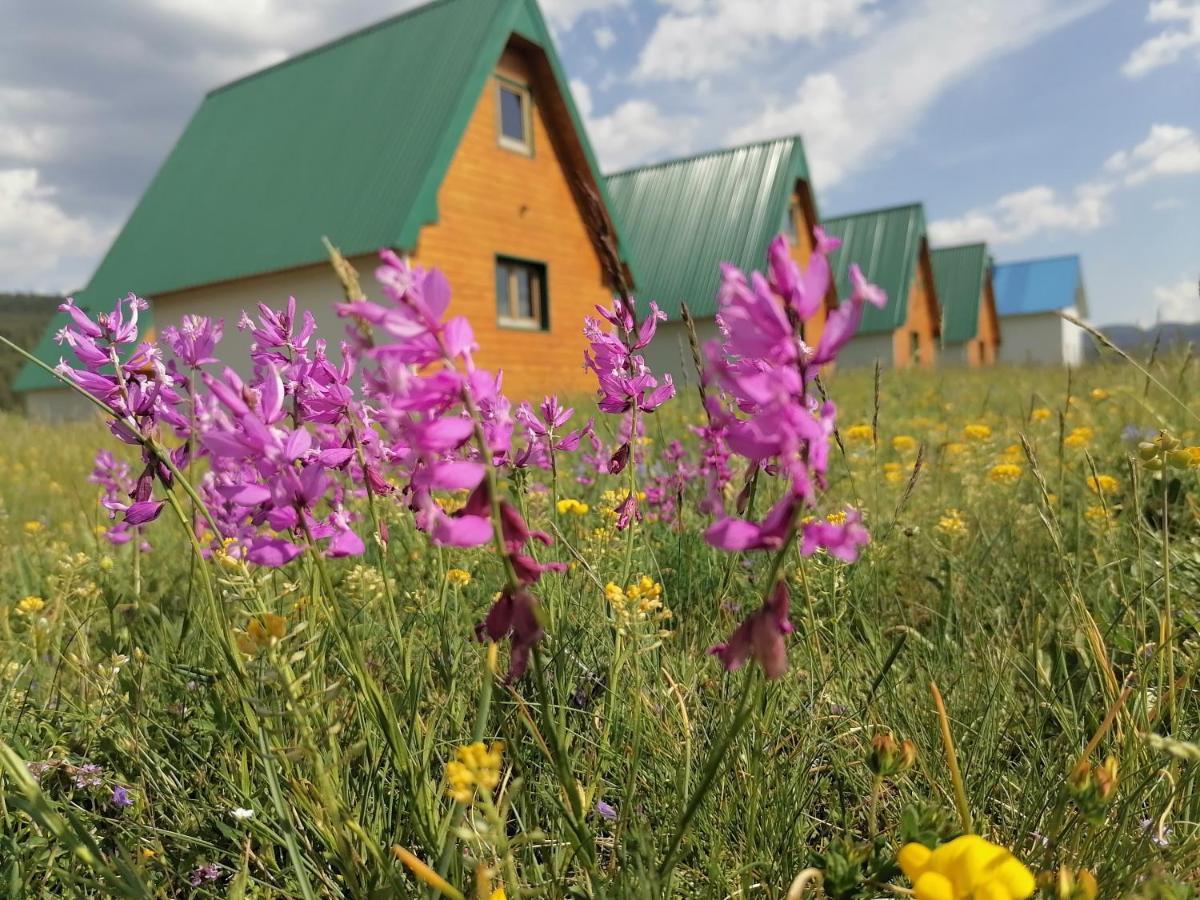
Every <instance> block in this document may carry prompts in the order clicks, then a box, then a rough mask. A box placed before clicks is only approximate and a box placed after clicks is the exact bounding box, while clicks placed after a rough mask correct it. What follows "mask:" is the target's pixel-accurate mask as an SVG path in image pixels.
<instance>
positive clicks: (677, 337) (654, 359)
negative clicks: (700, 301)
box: [642, 318, 721, 390]
mask: <svg viewBox="0 0 1200 900" xmlns="http://www.w3.org/2000/svg"><path fill="white" fill-rule="evenodd" d="M696 337H697V338H699V340H700V348H701V351H702V352H703V348H704V344H705V343H706V342H707V341H718V340H720V339H721V331H720V329H719V328H717V322H716V320H715V319H711V318H710V319H701V320H700V321H698V322H697V323H696ZM642 356H643V357H645V359H646V365H647V366H649V367H650V371H651V372H653V373H654V374H655V375H656V376H659V377H660V378H661V376H662V375H663V374H664V373H668V372H669V373H670V375H671V377H672V378H673V379H675V384H676V385H677V386H678V387H679V389H680V390H682V389H683V386H684V385H695V384H696V383H697V381H698V380H699V377H698V376H697V374H696V365H695V363H693V362H692V350H691V348H690V347H689V346H688V335H687V328H685V327H684V324H683V323H682V322H660V323H659V324H658V331H657V332H656V333H655V335H654V340H653V341H652V342H651V343H650V346H649V347H647V348H646V349H645V350H643V351H642Z"/></svg>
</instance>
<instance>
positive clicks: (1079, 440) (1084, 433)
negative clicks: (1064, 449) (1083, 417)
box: [1063, 425, 1095, 447]
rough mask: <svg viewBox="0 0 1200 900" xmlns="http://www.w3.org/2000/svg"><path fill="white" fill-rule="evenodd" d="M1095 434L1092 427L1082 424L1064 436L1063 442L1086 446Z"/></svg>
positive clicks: (1068, 444)
mask: <svg viewBox="0 0 1200 900" xmlns="http://www.w3.org/2000/svg"><path fill="white" fill-rule="evenodd" d="M1094 435H1095V431H1093V430H1092V429H1091V428H1088V427H1087V426H1086V425H1080V426H1078V427H1076V428H1072V429H1071V431H1070V433H1069V434H1068V435H1067V436H1066V437H1065V438H1063V443H1064V444H1066V445H1067V446H1068V447H1086V446H1087V445H1088V443H1089V442H1090V441H1091V439H1092V437H1093V436H1094Z"/></svg>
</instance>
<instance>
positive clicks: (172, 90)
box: [0, 0, 1200, 324]
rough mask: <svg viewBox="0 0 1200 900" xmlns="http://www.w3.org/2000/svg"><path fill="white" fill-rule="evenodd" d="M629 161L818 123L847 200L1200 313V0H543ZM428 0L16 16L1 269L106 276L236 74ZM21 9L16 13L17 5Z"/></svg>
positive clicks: (839, 201) (3, 48) (828, 191)
mask: <svg viewBox="0 0 1200 900" xmlns="http://www.w3.org/2000/svg"><path fill="white" fill-rule="evenodd" d="M542 2H543V7H544V8H545V10H546V12H547V15H548V17H549V18H550V20H551V22H552V24H553V27H554V30H555V33H556V35H557V37H558V42H559V53H560V56H561V57H562V59H563V61H564V63H565V65H566V68H567V70H568V74H569V76H570V78H571V82H572V87H573V90H574V93H575V97H576V101H577V103H578V105H579V106H580V108H581V110H582V111H583V112H584V114H585V116H586V119H587V121H588V125H589V133H590V135H591V138H592V141H593V144H594V145H595V146H596V148H597V150H598V152H599V155H600V157H601V161H602V164H603V165H604V166H605V168H606V169H607V170H610V171H611V170H615V169H618V168H624V167H628V166H631V165H637V164H641V163H645V162H652V161H656V160H660V159H664V158H669V157H671V156H676V155H682V154H687V153H692V152H697V151H701V150H705V149H710V148H715V147H721V146H727V145H730V144H733V143H739V142H744V141H749V140H756V139H761V138H767V137H772V136H776V135H778V134H781V133H796V132H798V133H800V134H802V135H803V136H804V139H805V144H806V147H807V150H808V154H809V159H810V163H811V167H812V169H813V175H814V182H815V187H816V191H817V196H818V201H819V204H820V207H821V210H822V212H823V213H826V214H837V213H841V212H849V211H854V210H859V209H866V208H870V207H875V206H885V205H890V204H893V203H898V202H907V201H911V200H921V201H923V202H924V203H925V205H926V215H927V218H928V220H929V221H930V223H931V232H932V237H933V240H934V243H935V245H937V244H939V243H940V244H949V243H958V242H962V241H967V240H979V239H984V240H988V241H989V243H990V244H991V245H992V248H993V253H994V254H995V256H996V258H997V259H998V260H1001V261H1005V260H1015V259H1022V258H1029V257H1032V256H1042V255H1050V254H1058V253H1066V252H1078V253H1081V254H1082V255H1083V259H1084V267H1085V269H1084V270H1085V277H1086V280H1087V284H1088V288H1089V293H1090V298H1091V305H1092V310H1091V311H1092V318H1093V319H1094V320H1095V321H1096V322H1098V323H1102V324H1103V323H1111V322H1131V321H1142V322H1143V323H1146V322H1150V321H1153V320H1154V318H1155V317H1156V316H1161V317H1163V318H1164V319H1169V320H1174V321H1180V320H1191V321H1196V320H1200V299H1198V297H1197V287H1196V282H1197V279H1198V277H1200V0H542ZM411 5H415V4H414V2H412V0H342V2H340V3H337V4H333V3H328V2H320V0H126V2H122V3H120V4H102V3H95V2H92V0H63V2H61V3H55V4H40V3H29V4H17V6H16V8H15V9H14V10H12V11H11V13H10V12H6V24H7V25H9V26H10V27H7V28H6V29H5V31H4V33H3V34H0V138H2V139H0V289H55V290H62V289H69V288H72V287H78V286H79V285H80V284H82V283H84V282H86V280H87V277H88V276H89V275H90V273H91V271H92V269H93V268H94V266H95V265H96V263H97V261H98V260H99V257H100V256H101V255H102V253H103V252H104V250H105V249H106V247H107V245H108V242H109V241H110V240H111V238H112V236H113V234H114V233H115V231H116V230H117V229H118V228H119V226H120V223H121V222H122V221H123V220H124V219H125V217H126V216H127V215H128V214H129V212H130V210H131V209H132V207H133V205H134V203H136V201H137V199H138V197H139V196H140V194H141V191H142V190H143V189H144V187H145V185H146V184H147V183H148V182H149V180H150V178H151V177H152V176H153V173H154V171H155V169H156V168H157V167H158V165H159V164H160V163H161V161H162V159H163V157H164V156H165V154H166V153H167V152H168V151H169V149H170V146H171V144H172V143H173V141H174V140H175V139H176V137H177V136H178V134H179V132H180V131H181V130H182V128H183V126H184V125H185V124H186V122H187V119H188V118H189V117H190V115H191V113H192V112H193V111H194V110H195V108H196V105H197V104H198V102H199V100H200V98H201V97H202V95H203V93H204V91H205V90H206V89H207V88H209V87H211V86H213V85H214V84H218V83H221V82H223V81H225V80H228V79H229V78H232V77H236V76H237V75H240V74H244V73H245V72H248V71H251V70H253V69H255V68H258V67H261V66H262V65H265V64H269V63H271V62H275V61H277V60H279V59H282V58H284V57H286V56H288V55H290V54H292V53H295V52H297V51H300V50H303V49H305V48H306V47H309V46H312V45H314V44H317V43H321V42H323V41H325V40H328V39H330V38H331V37H334V36H337V35H339V34H341V33H344V32H345V31H347V30H349V29H352V28H355V27H358V26H361V25H365V24H368V23H370V22H372V21H375V20H377V19H379V18H382V17H384V16H386V15H388V14H391V13H394V12H395V11H397V10H398V9H401V8H404V7H405V6H411ZM10 20H11V21H10Z"/></svg>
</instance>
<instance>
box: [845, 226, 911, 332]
mask: <svg viewBox="0 0 1200 900" xmlns="http://www.w3.org/2000/svg"><path fill="white" fill-rule="evenodd" d="M822 225H824V227H825V230H826V231H827V232H829V233H830V234H832V235H836V236H837V237H839V238H841V239H842V246H841V247H840V248H838V249H837V250H836V251H835V252H834V254H833V258H832V259H831V260H830V265H831V266H832V267H833V272H834V275H835V277H836V279H837V289H838V297H847V296H849V295H850V265H851V263H858V267H859V268H860V269H862V271H863V274H864V275H865V276H866V277H867V279H868V280H870V281H872V282H874V283H875V284H877V285H879V286H880V287H881V288H883V289H884V290H885V291H887V296H888V302H887V305H886V306H884V307H883V309H876V308H875V307H874V306H870V305H868V306H867V307H866V309H864V310H863V318H862V324H861V325H860V326H859V329H858V333H859V334H879V333H886V332H891V331H895V330H896V329H897V328H899V327H900V326H901V325H903V324H904V322H905V321H906V320H907V318H908V295H909V292H910V290H911V288H912V283H913V276H914V275H915V274H916V271H917V266H918V264H919V262H920V251H921V243H922V241H923V240H924V239H925V210H924V209H923V208H922V206H921V204H919V203H912V204H908V205H905V206H892V207H888V208H887V209H875V210H869V211H867V212H861V213H854V214H853V215H848V216H837V217H834V218H831V219H826V220H825V221H824V222H822Z"/></svg>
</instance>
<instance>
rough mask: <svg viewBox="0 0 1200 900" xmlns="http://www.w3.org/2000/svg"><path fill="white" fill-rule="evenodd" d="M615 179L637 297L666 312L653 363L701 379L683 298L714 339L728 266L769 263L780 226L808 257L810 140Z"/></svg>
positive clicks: (800, 257)
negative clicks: (725, 265) (719, 296)
mask: <svg viewBox="0 0 1200 900" xmlns="http://www.w3.org/2000/svg"><path fill="white" fill-rule="evenodd" d="M607 180H608V193H609V197H610V198H611V202H612V209H613V214H614V216H615V217H616V219H617V220H618V222H620V224H621V227H622V229H623V233H624V235H625V238H626V247H627V249H628V253H629V255H630V256H631V259H632V262H633V265H634V270H635V271H636V273H637V289H638V290H637V296H638V300H639V301H640V302H641V303H642V305H643V306H645V304H646V303H647V302H648V301H650V300H653V301H655V302H656V303H657V304H658V305H659V306H660V307H661V308H662V309H663V311H664V312H665V313H666V314H667V321H666V322H664V323H663V324H662V325H660V326H659V330H658V335H657V336H656V338H655V340H654V343H653V344H651V345H650V347H648V348H647V351H646V362H647V364H648V365H649V366H650V367H651V369H652V370H653V371H655V372H656V373H657V372H670V373H671V374H672V375H674V376H675V378H676V379H680V378H685V379H687V380H689V381H691V382H693V383H694V382H695V380H696V371H695V366H694V365H693V362H692V355H691V351H690V349H689V347H688V339H687V332H686V330H685V328H684V325H683V322H682V320H681V316H680V307H681V304H682V303H684V302H686V303H687V305H688V309H690V310H691V312H692V315H693V317H694V318H695V319H696V325H697V335H698V337H699V338H700V340H701V341H702V342H703V341H707V340H712V339H715V338H717V337H719V332H718V330H717V325H716V321H715V319H714V316H715V315H716V313H717V290H718V287H719V286H720V282H721V269H720V266H721V263H723V262H729V263H733V264H734V265H736V266H738V267H739V268H741V269H742V270H743V271H746V272H749V271H751V270H754V269H757V270H760V271H762V270H764V269H765V268H766V255H767V247H768V246H769V245H770V243H771V241H772V239H774V238H775V236H776V235H778V234H780V233H784V234H787V235H788V237H789V238H790V240H791V245H792V251H793V255H794V258H795V260H796V261H797V262H799V263H800V264H802V265H805V264H807V263H808V258H809V256H810V255H811V254H812V250H813V246H814V237H813V226H814V225H815V224H816V223H817V221H818V219H817V207H816V201H815V199H814V196H813V190H812V185H811V176H810V175H809V170H808V162H807V160H806V159H805V156H804V144H803V142H802V141H801V140H800V138H799V137H797V136H793V137H786V138H780V139H777V140H771V141H762V142H759V143H755V144H748V145H745V146H741V147H732V148H730V149H726V150H718V151H714V152H711V153H704V154H701V155H699V156H690V157H687V158H685V159H674V160H670V161H668V162H664V163H659V164H657V165H653V166H644V167H642V168H637V169H630V170H629V171H626V172H618V173H615V174H613V175H609V176H608V179H607ZM830 296H831V297H832V294H831V295H830ZM824 312H825V309H824V308H822V310H821V313H820V314H818V316H817V318H816V319H815V320H814V321H812V322H811V323H810V325H809V328H808V335H807V336H808V338H809V340H810V341H815V340H816V339H817V338H819V337H820V329H821V326H822V324H823V321H824Z"/></svg>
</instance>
